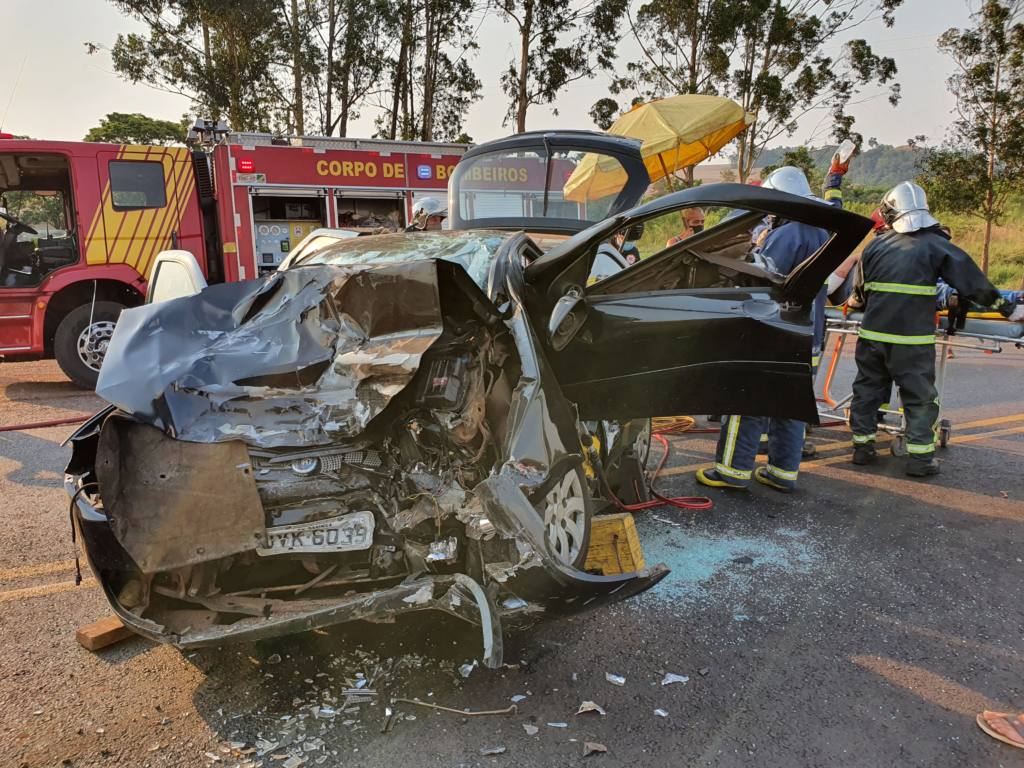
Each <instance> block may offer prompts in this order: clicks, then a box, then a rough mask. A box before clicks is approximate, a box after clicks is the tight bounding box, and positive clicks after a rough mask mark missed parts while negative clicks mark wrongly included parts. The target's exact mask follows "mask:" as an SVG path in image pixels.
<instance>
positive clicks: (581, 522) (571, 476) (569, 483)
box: [544, 470, 587, 565]
mask: <svg viewBox="0 0 1024 768" xmlns="http://www.w3.org/2000/svg"><path fill="white" fill-rule="evenodd" d="M586 525H587V514H586V506H585V504H584V503H583V484H582V483H581V482H580V477H579V473H578V472H575V471H572V470H570V471H569V472H566V473H565V475H564V476H563V477H562V478H561V479H560V480H559V481H558V482H557V483H555V485H554V486H553V487H552V488H551V490H550V491H548V492H547V494H546V495H545V496H544V527H545V530H546V532H547V539H548V548H549V549H550V550H551V554H553V555H554V556H555V557H557V558H558V559H559V560H560V561H561V562H563V563H565V564H566V565H572V564H573V563H575V562H576V559H577V558H578V557H579V555H580V550H581V548H582V547H583V539H584V536H585V535H586Z"/></svg>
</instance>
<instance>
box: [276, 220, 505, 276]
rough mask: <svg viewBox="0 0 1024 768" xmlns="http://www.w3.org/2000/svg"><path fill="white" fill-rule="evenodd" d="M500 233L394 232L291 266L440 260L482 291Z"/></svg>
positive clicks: (353, 242) (349, 241)
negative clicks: (460, 271)
mask: <svg viewBox="0 0 1024 768" xmlns="http://www.w3.org/2000/svg"><path fill="white" fill-rule="evenodd" d="M506 237H507V234H505V233H502V232H480V231H477V232H446V231H433V232H396V233H394V234H388V235H373V236H371V237H354V238H350V239H347V240H340V241H338V242H335V243H332V244H331V245H328V246H326V247H324V248H323V249H321V250H318V251H316V252H315V253H311V254H310V255H309V256H308V257H306V258H304V259H302V261H301V262H299V263H298V264H295V265H293V268H294V267H300V266H307V265H309V264H336V265H349V264H400V263H402V262H405V261H416V260H420V259H443V260H445V261H451V262H454V263H456V264H458V265H460V266H461V267H462V268H463V269H465V270H466V272H467V273H468V274H469V276H470V278H472V280H473V282H475V283H476V284H477V285H479V286H480V287H481V288H483V287H484V286H485V285H486V284H487V274H488V272H489V271H490V268H491V261H492V260H493V259H494V256H495V254H496V253H497V252H498V248H499V247H500V246H501V244H502V242H503V241H504V240H505V238H506Z"/></svg>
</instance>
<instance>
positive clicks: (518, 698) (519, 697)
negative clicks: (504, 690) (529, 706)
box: [512, 693, 526, 704]
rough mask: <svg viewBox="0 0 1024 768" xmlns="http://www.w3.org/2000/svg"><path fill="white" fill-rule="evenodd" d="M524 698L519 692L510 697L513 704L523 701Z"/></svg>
mask: <svg viewBox="0 0 1024 768" xmlns="http://www.w3.org/2000/svg"><path fill="white" fill-rule="evenodd" d="M525 700H526V697H525V696H524V695H523V694H521V693H517V694H516V695H515V696H513V697H512V703H513V704H518V703H519V702H520V701H525Z"/></svg>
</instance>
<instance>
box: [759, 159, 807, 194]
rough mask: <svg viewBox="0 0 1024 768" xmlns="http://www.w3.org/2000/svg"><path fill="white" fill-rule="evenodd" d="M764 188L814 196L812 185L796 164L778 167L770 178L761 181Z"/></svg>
mask: <svg viewBox="0 0 1024 768" xmlns="http://www.w3.org/2000/svg"><path fill="white" fill-rule="evenodd" d="M761 188H762V189H775V190H778V191H779V192H788V193H789V194H791V195H798V196H800V197H814V194H813V193H812V192H811V185H810V184H808V183H807V177H806V176H804V172H803V171H801V170H800V169H799V168H797V167H796V166H794V165H784V166H782V167H781V168H776V169H775V170H774V171H772V172H771V173H769V174H768V178H767V179H765V180H764V181H763V182H762V183H761Z"/></svg>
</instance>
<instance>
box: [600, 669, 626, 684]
mask: <svg viewBox="0 0 1024 768" xmlns="http://www.w3.org/2000/svg"><path fill="white" fill-rule="evenodd" d="M604 679H605V680H607V681H608V682H609V683H611V684H612V685H625V684H626V678H624V677H623V676H622V675H613V674H612V673H611V672H605V673H604Z"/></svg>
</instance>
